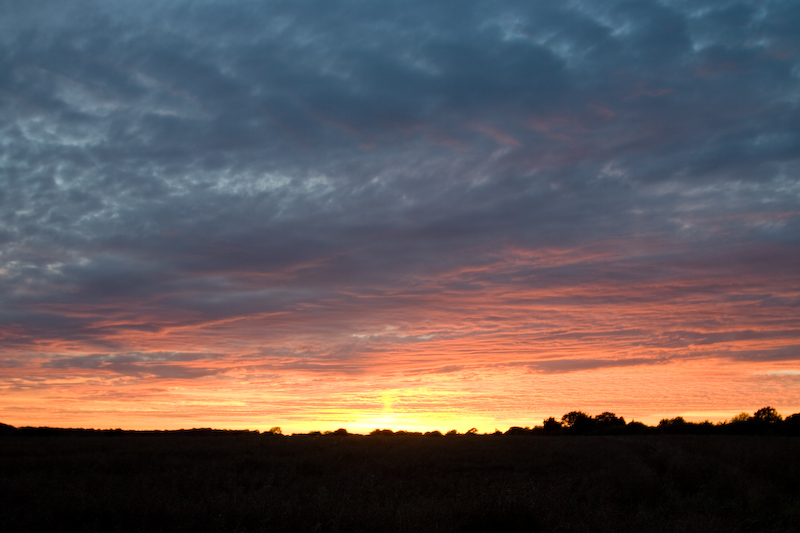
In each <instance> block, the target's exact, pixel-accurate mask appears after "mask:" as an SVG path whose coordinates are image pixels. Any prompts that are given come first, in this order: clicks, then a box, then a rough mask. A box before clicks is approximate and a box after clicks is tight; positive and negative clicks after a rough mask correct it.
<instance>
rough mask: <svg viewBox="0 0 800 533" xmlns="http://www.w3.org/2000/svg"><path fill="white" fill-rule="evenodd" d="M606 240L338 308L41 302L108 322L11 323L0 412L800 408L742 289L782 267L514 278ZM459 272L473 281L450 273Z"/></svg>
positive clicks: (228, 424) (461, 424) (282, 420)
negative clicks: (633, 277) (90, 329)
mask: <svg viewBox="0 0 800 533" xmlns="http://www.w3.org/2000/svg"><path fill="white" fill-rule="evenodd" d="M617 255H619V252H614V251H613V247H606V248H605V250H604V251H599V250H591V249H587V250H550V251H543V252H540V253H538V254H533V253H530V252H526V251H524V250H515V251H512V252H509V254H508V255H507V257H505V258H504V259H503V260H497V261H496V262H494V263H493V264H487V265H486V266H483V267H475V268H462V269H457V270H454V271H452V272H450V273H446V274H443V275H439V276H435V277H428V278H426V277H424V276H420V278H419V280H418V281H417V282H416V285H415V287H414V289H413V290H408V291H405V292H403V291H399V290H398V291H395V292H392V293H383V294H362V293H360V292H359V291H357V290H355V289H353V290H343V291H342V292H341V294H340V296H339V298H340V301H338V302H336V304H335V305H333V304H330V305H329V304H327V303H326V302H319V303H318V304H316V305H305V306H303V305H301V306H298V307H297V308H295V309H293V310H291V311H285V312H275V313H255V314H242V315H239V316H235V317H231V318H227V319H216V320H210V321H202V320H197V319H196V318H195V317H193V316H191V315H179V314H175V315H172V316H167V317H164V316H160V313H159V312H157V308H156V307H155V306H153V307H151V308H149V309H148V307H147V306H144V307H143V308H142V309H137V310H129V309H124V310H122V311H120V310H109V309H102V308H95V309H93V308H91V307H88V306H87V307H83V308H81V307H78V306H75V307H73V308H69V307H68V306H55V305H50V306H48V309H49V311H50V312H53V313H55V312H59V313H63V314H64V315H69V314H73V315H102V316H103V318H102V320H98V322H97V326H96V333H95V334H94V335H93V336H91V337H88V338H85V339H74V338H72V339H70V338H67V339H60V338H52V339H37V340H36V341H35V342H34V343H32V344H31V345H29V346H28V347H27V348H26V349H27V351H28V354H29V355H28V357H27V358H25V359H24V360H22V359H19V358H14V348H13V342H15V334H14V331H9V330H6V331H5V332H4V336H5V339H6V340H7V341H9V342H10V343H11V344H10V346H11V347H10V348H7V349H5V350H4V353H3V354H2V355H3V356H4V357H6V358H7V359H6V361H8V362H7V364H5V366H4V368H2V373H3V381H2V383H1V384H0V390H1V391H2V395H0V410H1V412H2V420H0V421H2V422H4V423H9V424H13V425H48V426H80V427H98V428H100V427H121V428H126V429H178V428H188V427H220V428H238V429H242V428H249V429H260V430H266V429H269V428H270V427H273V426H280V427H282V428H283V430H284V432H286V433H292V432H308V431H314V430H335V429H338V428H341V427H343V428H346V429H347V430H348V431H351V432H356V433H368V432H369V431H371V430H373V429H393V430H401V429H403V430H413V431H429V430H434V429H436V430H440V431H447V430H449V429H457V430H458V431H462V432H463V431H466V430H467V429H470V428H472V427H475V428H477V429H478V430H479V431H480V432H491V431H494V430H495V429H500V430H501V431H504V430H505V429H507V428H508V427H510V426H513V425H520V426H531V427H532V426H535V425H537V424H541V422H542V420H543V418H546V417H549V416H555V417H560V416H561V415H562V414H564V413H565V412H568V411H571V410H582V411H585V412H588V413H589V414H597V413H600V412H603V411H612V412H615V413H616V414H617V415H619V416H624V417H625V418H626V419H627V420H630V419H636V420H640V421H643V422H645V423H649V424H655V423H657V422H658V420H660V419H661V418H664V417H674V416H684V417H685V418H687V419H689V420H704V419H710V420H712V421H721V420H724V419H727V418H730V417H732V416H734V415H736V414H738V413H740V412H742V411H747V412H752V411H754V410H755V409H758V408H760V407H763V406H766V405H771V406H773V407H776V408H777V409H778V410H779V411H781V412H782V413H784V414H791V413H794V412H798V411H800V386H799V385H800V372H798V371H799V370H800V369H799V368H798V367H797V365H796V363H794V361H793V357H792V356H791V354H792V353H793V352H792V350H795V349H796V338H797V334H798V327H797V318H796V317H794V316H791V315H790V314H789V313H787V312H786V308H785V307H781V306H780V305H777V306H765V305H753V304H752V302H753V301H758V298H760V296H759V295H760V294H762V293H763V292H765V291H772V292H775V293H780V294H782V295H783V296H784V297H786V298H789V299H796V298H798V296H800V291H792V290H787V288H786V287H787V286H789V284H787V283H786V280H782V279H772V280H758V283H754V282H753V280H752V279H743V278H737V277H733V276H730V277H724V276H722V275H720V273H719V272H715V273H714V274H713V276H712V275H708V276H705V275H702V272H700V273H698V275H696V276H695V277H694V278H693V279H692V280H691V281H688V280H687V279H686V278H675V279H674V280H672V281H671V282H669V283H661V284H655V283H651V282H639V283H636V282H632V281H628V280H620V281H619V282H609V281H608V280H605V281H603V282H593V283H591V282H585V281H582V282H579V283H577V282H570V283H569V284H565V285H563V286H558V284H550V285H544V286H541V287H539V286H536V284H534V283H523V284H520V283H519V277H520V275H521V274H520V272H521V271H522V270H524V266H525V265H526V264H535V265H536V266H537V267H539V268H543V267H549V266H564V265H571V264H581V263H585V262H587V261H594V262H603V261H606V260H609V258H611V257H615V256H617ZM509 278H515V284H516V285H511V286H510V285H508V284H506V283H505V282H504V281H503V280H507V279H509ZM495 280H499V281H495ZM458 283H469V284H471V288H470V290H469V291H462V290H456V289H453V288H451V287H452V286H454V284H458ZM118 309H119V308H118ZM142 324H152V325H154V326H155V327H148V328H141V327H138V326H139V325H142ZM129 326H134V327H129ZM23 337H24V336H23V335H19V336H17V337H16V338H23ZM105 346H123V347H124V350H122V349H108V348H105ZM772 354H774V355H772ZM787 354H788V355H787Z"/></svg>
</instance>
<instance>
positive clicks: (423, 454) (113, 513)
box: [0, 432, 800, 532]
mask: <svg viewBox="0 0 800 533" xmlns="http://www.w3.org/2000/svg"><path fill="white" fill-rule="evenodd" d="M0 502H2V503H0V511H2V526H1V527H2V529H3V530H4V531H9V532H16V531H103V532H106V531H142V532H145V531H148V532H149V531H164V532H172V531H240V532H244V531H558V532H568V531H614V532H618V531H698V532H700V531H703V532H707V531H731V532H734V531H771V532H778V531H786V532H789V531H798V524H800V439H798V438H797V437H783V436H718V435H713V436H708V435H642V436H556V437H526V436H521V437H515V436H508V435H505V436H504V435H458V436H454V437H438V438H434V437H424V436H414V435H407V436H404V435H390V436H353V435H351V436H338V435H325V436H309V435H296V436H290V437H285V436H276V435H268V434H258V433H236V434H234V433H231V434H225V433H216V434H207V435H203V434H197V433H186V434H180V433H171V432H168V433H160V434H146V433H143V434H137V433H127V432H122V433H117V434H115V433H99V432H98V433H94V434H91V433H87V434H84V433H76V434H65V435H24V436H23V435H10V436H3V437H0Z"/></svg>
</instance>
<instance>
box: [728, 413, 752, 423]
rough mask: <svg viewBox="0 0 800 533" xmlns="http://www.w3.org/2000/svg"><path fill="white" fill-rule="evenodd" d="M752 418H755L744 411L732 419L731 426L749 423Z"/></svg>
mask: <svg viewBox="0 0 800 533" xmlns="http://www.w3.org/2000/svg"><path fill="white" fill-rule="evenodd" d="M751 418H753V417H752V416H750V413H745V412H744V411H742V412H741V413H739V414H738V415H736V416H734V417H733V418H731V422H730V423H731V424H741V423H743V422H747V421H748V420H750V419H751Z"/></svg>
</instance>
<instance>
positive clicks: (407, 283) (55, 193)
mask: <svg viewBox="0 0 800 533" xmlns="http://www.w3.org/2000/svg"><path fill="white" fill-rule="evenodd" d="M2 9H3V16H2V17H0V18H2V19H3V20H4V22H2V23H0V24H2V30H3V31H2V32H0V33H2V37H0V39H1V40H2V41H0V42H2V46H0V49H2V51H1V52H0V116H2V121H0V123H1V124H2V126H0V143H2V146H3V153H4V154H5V155H4V156H3V157H2V158H0V225H2V230H0V231H1V233H0V246H2V248H0V269H1V270H0V308H2V309H4V311H3V313H2V314H0V332H2V333H0V334H1V335H3V340H4V342H8V343H9V345H13V346H16V347H19V346H21V345H25V344H31V345H32V344H34V340H35V339H64V338H69V339H75V340H80V341H81V342H86V343H88V344H89V345H92V346H105V349H109V350H119V351H121V352H122V351H125V350H126V347H125V346H124V345H121V344H120V343H122V344H124V340H119V339H118V340H113V339H111V338H109V335H110V334H111V333H114V332H116V333H119V332H121V331H122V330H125V329H128V330H135V331H143V332H146V331H158V330H160V328H162V327H164V326H165V324H173V325H174V324H181V325H188V324H204V323H208V322H213V321H218V320H236V319H240V318H246V317H250V316H256V315H260V314H266V313H283V316H288V317H289V318H286V320H287V321H289V322H291V323H293V324H304V325H309V324H312V323H313V321H315V320H316V321H322V323H325V324H330V325H331V326H330V329H331V330H332V331H333V330H335V331H339V330H340V329H341V328H344V329H345V330H346V331H348V332H352V331H357V330H359V326H358V324H357V322H358V320H361V319H362V318H363V317H369V316H370V315H373V314H374V313H388V312H389V311H388V310H392V309H395V310H396V309H400V310H405V311H407V314H410V313H411V312H412V311H413V310H414V309H415V306H417V305H419V304H420V302H421V301H423V300H424V298H422V296H421V295H433V294H441V293H442V290H443V289H444V288H447V289H448V290H449V291H450V292H449V293H448V294H450V293H456V294H469V293H470V292H474V291H478V290H485V289H487V287H505V288H506V289H508V290H510V291H512V292H513V290H514V289H515V288H517V289H525V288H530V287H543V286H547V287H551V288H553V289H554V290H558V289H559V288H560V289H564V288H568V287H578V286H582V285H584V284H586V283H589V282H592V283H606V284H608V285H611V286H614V285H615V284H621V283H623V282H629V283H632V282H635V283H638V284H643V285H648V286H654V285H660V286H672V287H673V289H663V288H662V289H659V290H660V291H661V292H658V291H654V292H647V293H642V294H638V295H637V294H629V295H625V296H624V297H623V296H617V297H616V298H623V299H627V301H629V302H635V301H639V302H640V303H641V302H653V301H655V300H654V298H659V297H663V296H664V295H665V294H666V292H668V291H669V290H672V291H674V292H673V293H672V296H673V297H677V296H681V295H682V296H687V297H688V296H689V295H691V294H697V295H699V296H698V297H702V296H707V297H709V298H710V297H712V296H713V297H717V296H718V295H719V292H721V291H722V292H724V290H725V289H720V288H719V287H715V286H714V285H713V283H712V282H711V281H709V279H708V278H712V277H714V276H718V277H720V278H723V279H722V280H721V283H722V285H725V283H727V281H729V280H735V279H740V280H744V283H746V284H749V285H748V286H747V287H745V289H746V290H745V292H747V291H750V292H752V290H755V289H758V292H759V293H760V294H762V295H763V297H760V299H758V300H757V303H754V305H763V306H768V305H770V302H772V303H774V302H778V301H783V300H782V299H785V298H786V296H783V295H782V294H781V286H783V287H785V286H787V284H789V285H791V284H792V283H793V284H794V285H792V286H796V281H797V273H796V265H797V259H798V258H797V252H796V250H798V246H797V244H798V236H800V232H799V231H798V229H799V228H800V226H798V225H799V224H800V216H799V215H798V213H799V212H800V209H798V198H799V197H800V185H798V181H797V178H796V176H797V173H798V171H800V158H799V157H798V152H797V148H796V147H797V146H798V145H799V144H800V112H799V111H798V96H797V95H798V94H800V92H798V91H799V90H800V79H799V78H798V72H799V71H798V68H800V67H799V66H798V61H799V59H798V57H799V56H798V54H800V39H798V36H797V32H796V29H795V28H796V27H797V26H796V25H794V26H793V25H792V24H793V22H794V21H798V20H800V8H798V6H797V5H796V3H794V2H789V1H774V2H769V3H767V4H763V3H760V2H758V3H757V2H726V1H719V2H715V1H708V2H702V3H698V2H684V1H671V2H655V1H642V2H602V3H597V2H579V1H574V2H565V3H563V4H559V5H558V6H555V5H550V4H549V3H530V2H480V1H475V2H467V3H466V4H465V3H459V5H455V4H453V5H449V4H436V3H430V2H382V3H380V5H371V4H365V3H363V2H357V1H355V0H353V1H345V2H336V3H335V4H334V3H331V2H320V1H293V2H282V1H273V2H246V1H241V2H216V1H200V2H197V1H193V2H170V3H169V4H163V3H160V2H147V1H135V2H130V1H128V2H97V1H89V0H87V1H81V2H74V3H71V5H70V6H69V7H66V6H64V5H62V3H60V2H48V1H40V2H26V3H25V4H24V5H22V4H19V5H13V6H11V5H8V6H5V7H4V8H2ZM598 243H599V244H598ZM592 245H598V246H601V247H605V248H607V249H608V250H613V251H614V253H613V255H612V256H610V257H608V258H600V259H598V258H596V257H591V256H587V257H581V258H578V259H576V260H575V261H573V262H571V263H570V264H555V265H542V264H536V263H534V262H529V263H527V264H519V263H516V264H513V265H511V264H510V263H507V262H505V260H504V257H505V254H506V253H507V250H508V249H516V250H519V249H525V250H529V251H537V250H550V249H554V248H561V249H580V248H585V247H589V246H592ZM489 267H491V268H489ZM459 269H464V270H470V269H473V272H474V273H473V274H470V275H469V276H467V275H466V274H463V275H462V276H461V278H460V279H457V280H455V279H452V278H447V279H445V278H443V276H449V275H450V273H452V272H453V271H455V270H459ZM437 279H439V281H435V280H437ZM422 280H428V281H424V282H423V281H422ZM431 280H434V281H431ZM698 280H699V281H698ZM765 280H767V281H765ZM773 281H774V282H775V283H773ZM675 287H677V288H675ZM743 290H744V289H743ZM367 294H369V295H372V296H373V297H372V298H369V299H367V298H361V297H360V296H363V295H367ZM401 295H402V298H401V297H400V296H401ZM548 298H549V301H550V302H557V301H561V302H568V301H569V302H573V303H574V302H579V301H582V302H589V301H591V296H590V295H589V294H581V295H575V294H574V291H573V293H571V294H564V295H561V296H550V297H548ZM604 298H610V297H609V296H605V297H604ZM606 301H608V302H611V301H612V300H610V299H609V300H606ZM344 312H348V313H350V315H349V317H350V319H351V320H353V322H352V323H351V324H346V323H345V322H346V320H344V319H341V318H338V315H340V314H341V313H344ZM109 319H111V321H112V322H113V321H115V320H116V322H117V325H115V324H109V323H108V322H109ZM633 327H638V326H636V325H634V326H633ZM770 327H771V326H770ZM792 327H793V326H792ZM792 327H790V326H781V327H780V329H781V330H790V331H794V329H792ZM12 330H13V331H14V334H13V335H12V334H11V333H7V332H10V331H12ZM717 334H718V335H723V334H722V333H711V334H709V335H708V336H706V337H704V338H705V339H713V338H715V337H714V335H717ZM764 335H767V336H769V334H768V333H765V334H764ZM764 338H767V337H764ZM708 342H711V341H708ZM92 343H93V344H92ZM15 349H18V348H15ZM97 349H100V348H97ZM57 361H67V360H66V359H57V360H54V364H55V363H56V362H57ZM86 361H90V362H91V361H95V359H91V360H86ZM114 361H116V360H113V361H112V360H105V359H104V360H103V365H106V366H109V365H111V366H113V367H114V368H125V369H134V368H138V369H141V368H144V367H142V366H141V365H142V364H144V362H142V361H139V362H137V363H135V364H134V363H133V362H131V363H128V362H122V361H121V360H120V361H116V362H114ZM545 363H547V362H543V363H542V365H544V366H541V367H537V368H543V369H544V368H546V369H550V368H561V367H560V366H558V365H559V364H561V363H558V364H557V363H552V364H550V363H547V364H545ZM58 364H67V363H66V362H65V363H58ZM69 364H73V363H69ZM76 364H77V363H76ZM87 364H88V363H87ZM92 364H94V363H92ZM129 364H130V365H133V366H130V367H129V366H120V365H129ZM315 364H316V363H315ZM586 364H587V365H589V366H591V364H590V363H586ZM548 365H550V366H548ZM151 366H152V365H151ZM323 366H324V365H323ZM579 366H580V365H579ZM98 368H99V367H98ZM103 368H105V366H104V367H103ZM153 368H155V367H153ZM153 368H151V371H153V372H155V370H154V369H153ZM159 368H160V367H159ZM587 368H588V367H587ZM131 371H133V370H131ZM137 371H139V370H137ZM543 371H544V370H543ZM547 371H550V370H547Z"/></svg>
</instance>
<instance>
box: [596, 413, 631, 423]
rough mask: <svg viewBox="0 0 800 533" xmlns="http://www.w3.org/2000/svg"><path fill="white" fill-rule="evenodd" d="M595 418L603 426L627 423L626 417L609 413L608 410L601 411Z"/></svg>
mask: <svg viewBox="0 0 800 533" xmlns="http://www.w3.org/2000/svg"><path fill="white" fill-rule="evenodd" d="M594 419H595V420H596V421H597V423H598V424H600V425H603V426H624V425H625V419H624V418H622V417H621V416H617V415H615V414H614V413H609V412H608V411H605V412H603V413H600V414H599V415H597V416H596V417H594Z"/></svg>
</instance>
